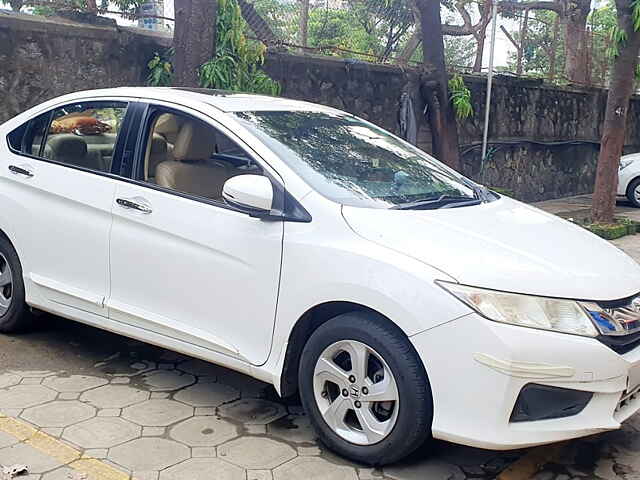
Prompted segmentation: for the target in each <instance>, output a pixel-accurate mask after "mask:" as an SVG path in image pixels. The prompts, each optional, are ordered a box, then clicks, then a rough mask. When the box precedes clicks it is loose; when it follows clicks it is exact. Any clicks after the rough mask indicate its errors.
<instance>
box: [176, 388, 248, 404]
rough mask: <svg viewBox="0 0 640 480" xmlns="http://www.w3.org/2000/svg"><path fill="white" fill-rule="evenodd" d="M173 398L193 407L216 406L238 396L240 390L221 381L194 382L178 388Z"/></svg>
mask: <svg viewBox="0 0 640 480" xmlns="http://www.w3.org/2000/svg"><path fill="white" fill-rule="evenodd" d="M173 398H174V399H175V400H178V401H180V402H184V403H187V404H189V405H191V406H194V407H217V406H219V405H222V404H223V403H227V402H231V401H233V400H237V399H238V398H240V392H239V391H238V390H236V389H235V388H233V387H230V386H228V385H223V384H221V383H196V384H195V385H192V386H190V387H188V388H185V389H184V390H180V391H179V392H178V393H176V394H175V395H174V396H173Z"/></svg>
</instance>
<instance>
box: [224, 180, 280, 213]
mask: <svg viewBox="0 0 640 480" xmlns="http://www.w3.org/2000/svg"><path fill="white" fill-rule="evenodd" d="M222 197H223V198H224V199H225V200H226V201H227V202H229V203H230V204H232V205H235V206H237V207H240V208H248V209H250V210H254V211H257V212H261V213H268V212H270V211H271V207H272V204H273V187H272V186H271V181H270V180H269V179H268V178H267V177H263V176H262V175H238V176H236V177H231V178H230V179H229V180H227V181H226V182H224V186H223V187H222Z"/></svg>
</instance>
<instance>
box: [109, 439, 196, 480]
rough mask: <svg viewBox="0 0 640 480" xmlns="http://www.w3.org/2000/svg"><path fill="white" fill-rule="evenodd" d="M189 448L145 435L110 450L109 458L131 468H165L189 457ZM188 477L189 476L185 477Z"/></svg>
mask: <svg viewBox="0 0 640 480" xmlns="http://www.w3.org/2000/svg"><path fill="white" fill-rule="evenodd" d="M190 455H191V452H190V450H189V448H187V447H185V446H184V445H182V444H181V443H178V442H174V441H172V440H166V439H164V438H157V437H144V438H138V439H136V440H132V441H131V442H127V443H124V444H122V445H119V446H117V447H114V448H112V449H111V450H109V455H108V456H107V458H109V459H110V460H113V461H114V462H115V463H117V464H118V465H122V466H123V467H125V468H128V469H129V470H134V471H136V470H141V471H142V470H163V469H165V468H167V467H170V466H172V465H175V464H177V463H180V462H182V461H184V460H186V459H187V458H189V457H190ZM184 478H188V477H183V480H184Z"/></svg>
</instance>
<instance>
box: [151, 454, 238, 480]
mask: <svg viewBox="0 0 640 480" xmlns="http://www.w3.org/2000/svg"><path fill="white" fill-rule="evenodd" d="M245 478H246V477H245V472H244V470H243V469H242V468H239V467H237V466H235V465H231V464H230V463H227V462H224V461H222V460H220V459H218V458H192V459H191V460H187V461H186V462H183V463H181V464H179V465H175V466H173V467H171V468H167V469H166V470H164V471H162V472H160V480H187V479H188V480H212V479H215V480H245Z"/></svg>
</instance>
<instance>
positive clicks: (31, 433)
mask: <svg viewBox="0 0 640 480" xmlns="http://www.w3.org/2000/svg"><path fill="white" fill-rule="evenodd" d="M0 432H4V433H7V434H9V435H11V436H12V437H15V438H17V439H18V440H19V441H20V442H24V443H25V444H26V445H29V446H31V447H33V448H35V449H37V450H40V451H41V452H42V453H44V454H45V455H48V456H49V457H51V458H54V459H55V460H57V461H58V462H60V463H62V464H63V465H66V466H68V467H70V468H73V469H74V470H77V471H78V472H80V473H84V474H86V475H87V477H88V479H87V480H132V479H131V476H130V475H129V474H128V473H125V472H122V471H121V470H118V469H117V468H114V467H112V466H111V465H108V464H106V463H104V462H101V461H100V460H97V459H95V458H90V457H82V452H80V451H79V450H76V449H75V448H73V447H71V446H70V445H67V444H66V443H64V442H61V441H60V440H57V439H55V438H53V437H52V436H50V435H47V434H46V433H44V432H41V431H39V430H38V429H37V428H34V427H32V426H31V425H29V424H27V423H25V422H22V421H20V420H18V419H16V418H13V417H7V416H5V415H3V414H2V413H0Z"/></svg>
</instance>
